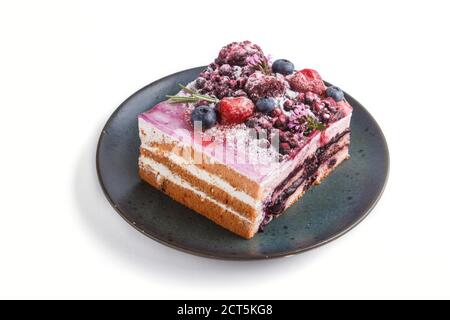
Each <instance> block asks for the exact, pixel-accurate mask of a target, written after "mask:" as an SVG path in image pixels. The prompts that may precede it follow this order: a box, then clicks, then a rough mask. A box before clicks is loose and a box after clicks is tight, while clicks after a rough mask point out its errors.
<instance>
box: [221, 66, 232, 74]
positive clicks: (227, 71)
mask: <svg viewBox="0 0 450 320" xmlns="http://www.w3.org/2000/svg"><path fill="white" fill-rule="evenodd" d="M219 73H220V75H222V76H231V75H232V74H233V68H232V67H231V66H230V65H229V64H224V65H221V66H220V68H219Z"/></svg>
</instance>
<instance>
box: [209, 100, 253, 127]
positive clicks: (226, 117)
mask: <svg viewBox="0 0 450 320" xmlns="http://www.w3.org/2000/svg"><path fill="white" fill-rule="evenodd" d="M218 111H219V114H220V122H221V123H222V124H239V123H243V122H245V120H247V119H248V118H250V117H251V116H252V115H253V113H254V111H255V105H254V104H253V102H252V101H251V100H250V99H248V98H245V97H235V98H224V99H222V100H221V101H220V102H219V105H218Z"/></svg>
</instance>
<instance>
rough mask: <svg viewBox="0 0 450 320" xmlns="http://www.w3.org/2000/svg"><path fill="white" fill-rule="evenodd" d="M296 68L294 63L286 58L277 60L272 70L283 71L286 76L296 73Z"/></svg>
mask: <svg viewBox="0 0 450 320" xmlns="http://www.w3.org/2000/svg"><path fill="white" fill-rule="evenodd" d="M294 70H295V67H294V64H293V63H292V62H290V61H289V60H286V59H279V60H276V61H275V62H274V63H273V65H272V71H273V72H274V73H281V74H283V75H285V76H287V75H288V74H292V73H294Z"/></svg>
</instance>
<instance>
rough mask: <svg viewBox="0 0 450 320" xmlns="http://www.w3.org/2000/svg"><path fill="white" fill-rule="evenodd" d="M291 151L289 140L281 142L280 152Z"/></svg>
mask: <svg viewBox="0 0 450 320" xmlns="http://www.w3.org/2000/svg"><path fill="white" fill-rule="evenodd" d="M289 152H291V146H290V145H289V143H287V142H283V143H280V153H281V154H289Z"/></svg>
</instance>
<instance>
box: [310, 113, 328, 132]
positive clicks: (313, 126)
mask: <svg viewBox="0 0 450 320" xmlns="http://www.w3.org/2000/svg"><path fill="white" fill-rule="evenodd" d="M306 121H307V122H306V128H307V130H308V131H314V130H319V131H324V130H325V129H326V128H327V126H326V125H324V124H323V123H321V122H319V121H317V120H316V119H315V118H314V117H311V116H309V117H308V118H306Z"/></svg>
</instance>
